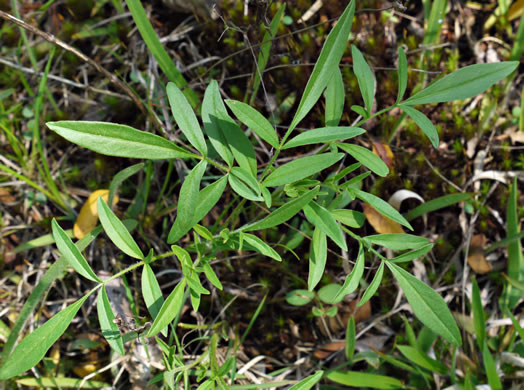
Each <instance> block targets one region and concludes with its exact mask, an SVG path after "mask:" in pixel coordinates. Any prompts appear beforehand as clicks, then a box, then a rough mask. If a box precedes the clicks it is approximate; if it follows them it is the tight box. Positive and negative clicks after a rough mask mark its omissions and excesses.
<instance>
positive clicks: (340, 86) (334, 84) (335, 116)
mask: <svg viewBox="0 0 524 390" xmlns="http://www.w3.org/2000/svg"><path fill="white" fill-rule="evenodd" d="M324 99H325V100H326V113H325V123H326V127H331V126H338V124H339V122H340V118H342V113H343V112H344V100H345V99H346V91H345V90H344V80H343V79H342V72H340V68H336V69H335V73H334V74H333V77H331V79H330V80H329V82H328V84H327V87H326V90H325V91H324Z"/></svg>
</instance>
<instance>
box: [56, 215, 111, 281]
mask: <svg viewBox="0 0 524 390" xmlns="http://www.w3.org/2000/svg"><path fill="white" fill-rule="evenodd" d="M51 226H52V229H53V237H54V239H55V241H56V246H57V247H58V250H59V251H60V253H61V254H62V256H64V258H65V259H66V260H67V262H68V263H69V265H70V266H71V267H73V268H74V270H75V271H76V272H78V273H79V274H80V275H82V276H83V277H84V278H86V279H89V280H91V281H93V282H99V283H100V282H101V280H100V278H99V277H98V276H96V274H95V273H94V272H93V270H92V269H91V267H90V266H89V264H88V263H87V260H86V259H85V257H84V256H82V253H80V250H79V249H78V248H77V247H76V246H75V244H73V241H71V239H70V238H69V237H68V236H67V234H66V232H64V230H63V229H62V228H61V227H60V225H58V222H56V219H54V218H53V222H52V223H51Z"/></svg>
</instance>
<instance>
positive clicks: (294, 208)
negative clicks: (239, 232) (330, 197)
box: [243, 187, 320, 232]
mask: <svg viewBox="0 0 524 390" xmlns="http://www.w3.org/2000/svg"><path fill="white" fill-rule="evenodd" d="M319 190H320V188H319V187H315V188H313V189H312V190H311V191H308V192H306V193H304V194H303V195H301V196H299V197H298V198H295V199H293V200H291V201H289V202H287V203H285V204H284V205H282V206H280V207H279V208H278V209H276V210H275V211H273V212H272V213H271V214H269V215H268V216H267V217H265V218H263V219H261V220H260V221H257V222H255V223H253V224H252V225H248V226H246V227H245V228H244V229H243V230H244V231H246V232H248V231H252V230H265V229H269V228H271V227H273V226H277V225H280V224H282V223H284V222H286V221H287V220H289V219H291V218H292V217H294V216H295V215H296V214H297V213H298V212H299V211H300V210H302V209H303V208H304V206H305V205H307V204H308V203H309V202H311V201H312V200H313V199H314V198H315V196H317V194H318V192H319Z"/></svg>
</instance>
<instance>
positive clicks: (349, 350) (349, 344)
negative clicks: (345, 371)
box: [344, 316, 357, 362]
mask: <svg viewBox="0 0 524 390" xmlns="http://www.w3.org/2000/svg"><path fill="white" fill-rule="evenodd" d="M356 335H357V332H356V328H355V317H354V316H349V319H348V325H347V327H346V344H345V348H344V352H345V353H346V360H347V361H348V362H350V361H351V360H352V359H353V355H354V354H355V346H356V344H357V339H356Z"/></svg>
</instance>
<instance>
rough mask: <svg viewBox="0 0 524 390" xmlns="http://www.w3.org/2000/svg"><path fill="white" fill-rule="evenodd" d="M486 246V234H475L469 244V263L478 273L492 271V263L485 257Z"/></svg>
mask: <svg viewBox="0 0 524 390" xmlns="http://www.w3.org/2000/svg"><path fill="white" fill-rule="evenodd" d="M485 246H486V236H485V235H484V234H477V235H475V236H473V238H472V239H471V242H470V244H469V252H468V264H469V266H470V267H471V269H472V270H473V271H474V272H475V273H477V274H486V273H488V272H490V271H491V265H490V264H489V263H488V262H487V261H486V258H485V257H484V247H485Z"/></svg>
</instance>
